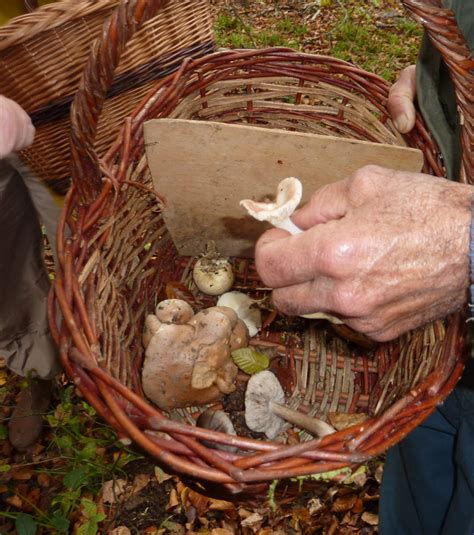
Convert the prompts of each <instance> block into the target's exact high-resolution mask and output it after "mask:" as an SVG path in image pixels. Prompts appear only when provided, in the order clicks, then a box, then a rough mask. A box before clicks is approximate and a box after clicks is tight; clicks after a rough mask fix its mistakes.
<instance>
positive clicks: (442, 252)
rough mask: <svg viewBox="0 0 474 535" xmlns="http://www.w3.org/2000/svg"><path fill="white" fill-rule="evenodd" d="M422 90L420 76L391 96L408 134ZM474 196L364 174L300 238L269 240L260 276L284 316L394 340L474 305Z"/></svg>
mask: <svg viewBox="0 0 474 535" xmlns="http://www.w3.org/2000/svg"><path fill="white" fill-rule="evenodd" d="M414 87H415V86H414V69H413V68H412V69H411V70H408V71H407V70H406V71H404V73H403V74H402V76H401V78H400V80H399V82H398V86H397V85H394V87H393V88H392V91H391V94H390V99H391V100H390V103H389V109H390V110H391V113H392V114H393V115H394V117H395V118H397V117H398V118H400V121H398V122H397V124H398V123H400V124H398V126H400V125H401V126H403V127H404V129H405V131H407V130H406V129H408V130H409V129H410V128H412V127H413V123H414V108H413V104H412V99H413V96H414ZM394 97H397V98H395V99H394ZM402 116H404V117H402ZM471 197H472V186H468V185H464V184H458V183H454V182H450V181H448V180H445V179H439V178H434V177H432V176H429V175H424V174H418V173H407V172H398V171H394V170H391V169H385V168H382V167H376V166H367V167H364V168H362V169H360V170H358V171H357V172H356V173H355V174H354V175H353V176H352V177H350V178H348V179H346V180H343V181H340V182H337V183H334V184H329V185H327V186H324V187H323V188H321V189H320V190H318V191H316V193H315V194H314V195H313V197H312V198H311V200H310V202H309V203H308V204H307V205H306V206H304V207H303V208H301V209H300V210H298V211H297V212H295V214H294V215H293V217H292V220H293V222H294V223H295V224H296V225H298V226H299V227H301V228H302V229H303V230H304V232H303V233H302V234H299V235H296V236H290V235H289V234H288V233H287V232H285V231H282V230H276V229H272V230H270V231H268V232H266V233H265V234H263V235H262V237H261V238H260V240H259V241H258V243H257V247H256V265H257V270H258V272H259V274H260V277H261V278H262V281H263V283H264V284H265V285H267V286H269V287H272V288H274V290H273V302H274V305H275V306H276V308H277V309H279V310H280V311H282V312H284V313H287V314H306V313H312V312H326V313H329V314H335V315H338V316H340V317H341V318H342V319H344V321H345V322H346V323H347V325H349V326H350V327H352V328H353V329H355V330H357V331H359V332H362V333H364V334H366V335H368V336H369V337H371V338H372V339H374V340H377V341H386V340H390V339H392V338H395V337H397V336H399V335H400V334H402V333H403V332H406V331H408V330H410V329H413V328H416V327H419V326H422V325H424V324H425V323H427V322H429V321H432V320H434V319H437V318H441V317H444V316H446V315H447V314H449V313H451V312H454V311H456V310H459V309H460V308H461V307H462V306H463V305H464V304H465V303H466V302H467V300H468V288H469V284H470V276H469V257H468V253H469V235H470V221H471V208H470V203H471Z"/></svg>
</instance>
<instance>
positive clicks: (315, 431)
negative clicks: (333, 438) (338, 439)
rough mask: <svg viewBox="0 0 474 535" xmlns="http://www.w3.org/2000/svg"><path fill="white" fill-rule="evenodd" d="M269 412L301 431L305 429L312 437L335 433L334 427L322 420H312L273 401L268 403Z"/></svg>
mask: <svg viewBox="0 0 474 535" xmlns="http://www.w3.org/2000/svg"><path fill="white" fill-rule="evenodd" d="M270 410H271V411H272V412H273V414H275V415H276V416H279V417H280V418H282V419H283V420H286V421H287V422H290V423H292V424H294V425H296V426H298V427H301V428H302V429H306V431H309V432H310V433H311V434H312V435H316V436H318V437H324V436H326V435H330V434H331V433H334V432H335V431H336V430H335V429H334V427H332V426H330V425H329V424H327V423H326V422H323V421H322V420H318V419H317V418H312V417H311V416H308V415H307V414H303V413H302V412H299V411H295V410H293V409H290V408H289V407H287V406H286V405H281V404H280V403H275V402H274V401H271V402H270Z"/></svg>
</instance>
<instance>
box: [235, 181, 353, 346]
mask: <svg viewBox="0 0 474 535" xmlns="http://www.w3.org/2000/svg"><path fill="white" fill-rule="evenodd" d="M302 195H303V185H302V184H301V181H300V180H299V179H298V178H294V177H289V178H285V179H284V180H282V181H281V182H280V183H279V184H278V190H277V198H276V202H268V203H264V202H255V201H252V200H250V199H246V200H243V201H240V204H241V206H243V207H244V208H245V209H246V210H247V211H248V213H249V214H250V215H251V216H252V217H255V219H258V220H259V221H268V222H269V223H271V224H272V225H273V226H274V227H276V228H281V229H283V230H286V231H287V232H289V233H290V234H300V233H301V232H303V231H302V230H301V229H300V228H299V227H297V226H296V225H295V224H294V223H293V221H291V219H290V216H291V214H292V213H293V212H294V211H295V210H296V208H297V206H298V204H299V203H300V201H301V197H302ZM301 317H302V318H308V319H325V320H328V321H330V322H331V323H336V324H341V323H343V322H342V321H341V320H340V319H339V318H336V317H335V316H331V315H330V314H325V313H324V312H314V313H311V314H302V316H301ZM250 336H252V335H250Z"/></svg>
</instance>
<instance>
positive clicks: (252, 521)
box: [241, 513, 263, 528]
mask: <svg viewBox="0 0 474 535" xmlns="http://www.w3.org/2000/svg"><path fill="white" fill-rule="evenodd" d="M262 522H263V516H262V515H261V514H260V513H252V514H251V515H250V516H248V517H247V518H244V520H242V522H241V524H242V527H244V528H254V527H256V526H258V525H259V524H261V523H262Z"/></svg>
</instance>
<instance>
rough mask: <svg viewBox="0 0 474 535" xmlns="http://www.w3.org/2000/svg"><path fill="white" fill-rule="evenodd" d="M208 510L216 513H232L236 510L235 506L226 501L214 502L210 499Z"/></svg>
mask: <svg viewBox="0 0 474 535" xmlns="http://www.w3.org/2000/svg"><path fill="white" fill-rule="evenodd" d="M208 509H209V510H211V509H213V510H214V511H231V510H233V509H235V505H234V504H233V503H232V502H227V501H225V500H214V499H212V498H210V501H209V507H208Z"/></svg>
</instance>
